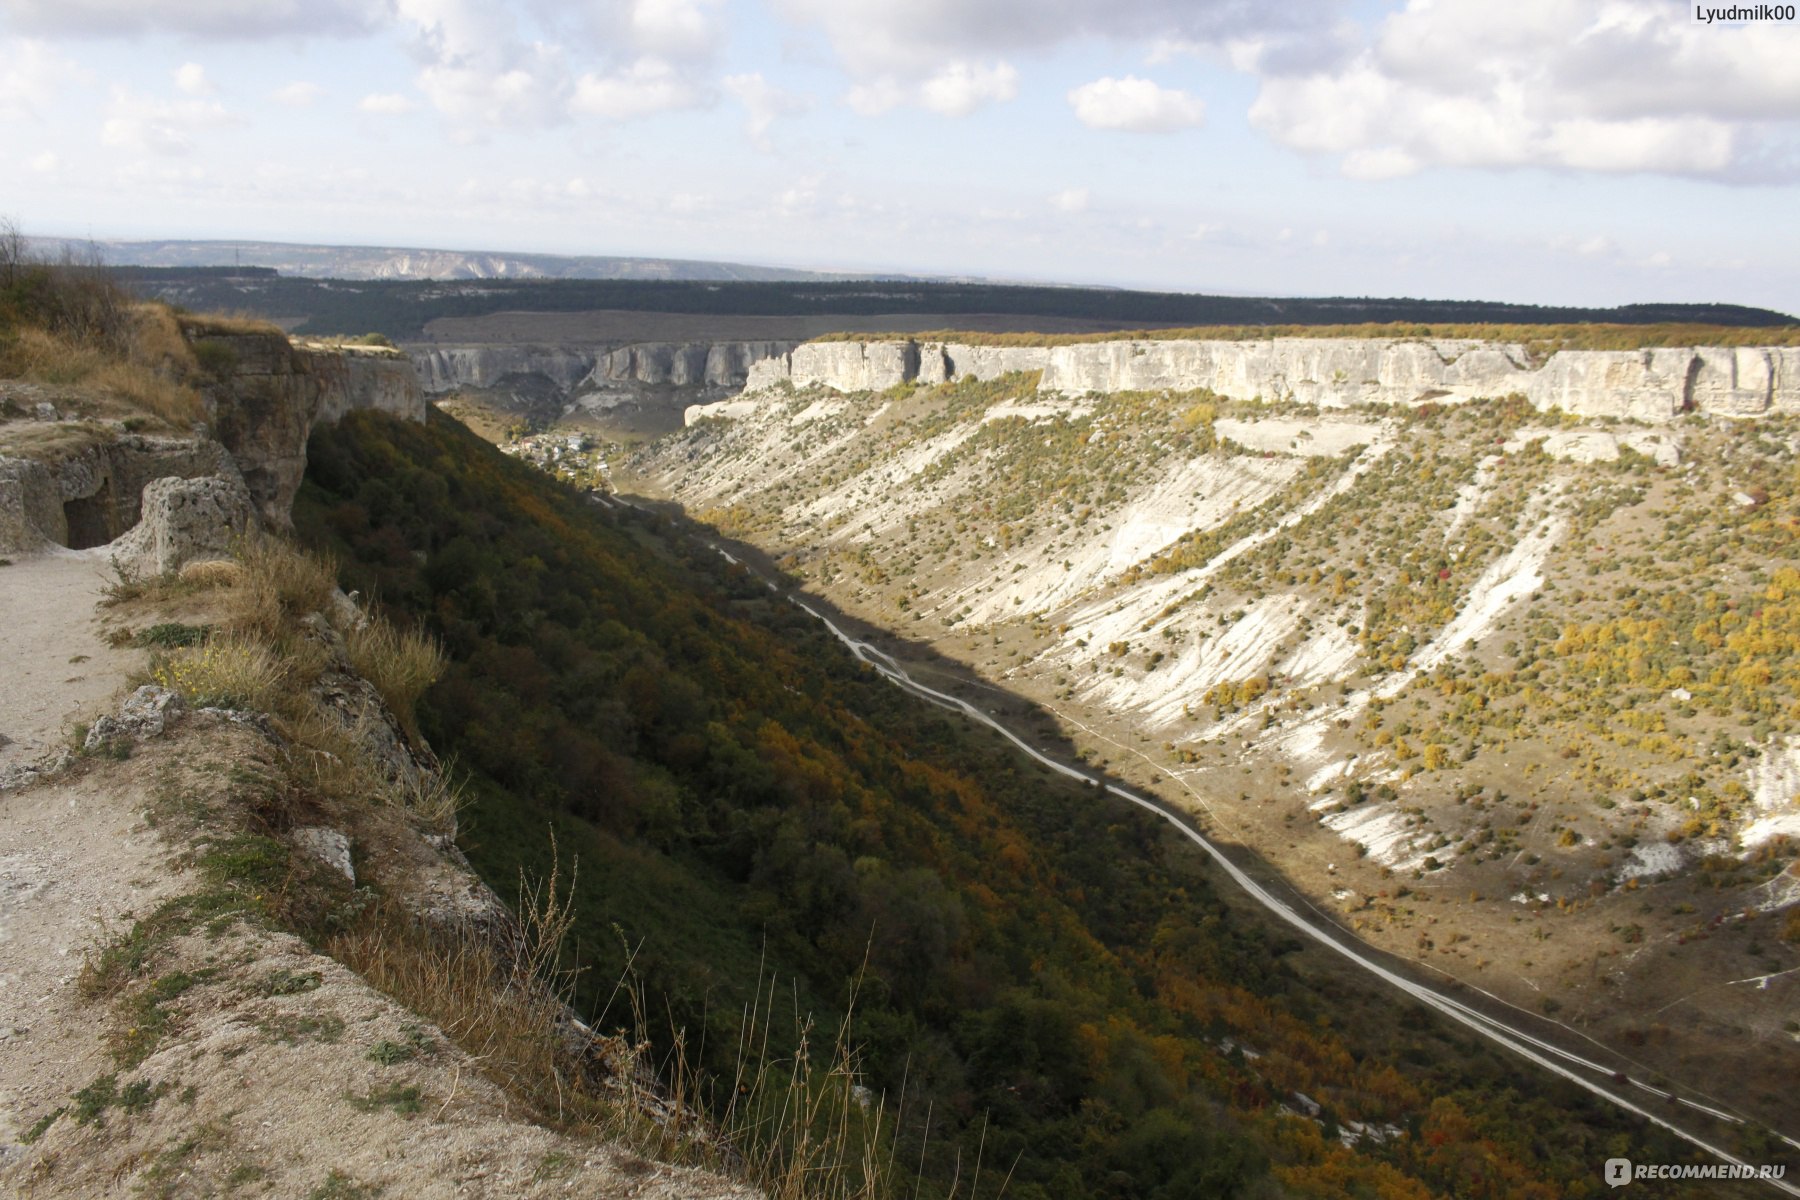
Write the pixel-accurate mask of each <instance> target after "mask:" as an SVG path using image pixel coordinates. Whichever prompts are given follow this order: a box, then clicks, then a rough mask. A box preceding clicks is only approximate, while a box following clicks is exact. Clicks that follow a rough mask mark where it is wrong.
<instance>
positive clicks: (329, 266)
mask: <svg viewBox="0 0 1800 1200" xmlns="http://www.w3.org/2000/svg"><path fill="white" fill-rule="evenodd" d="M33 241H34V243H35V244H36V246H37V248H38V249H40V250H49V251H51V252H52V253H54V252H55V251H57V250H59V249H60V248H61V247H62V246H65V245H67V246H74V247H85V246H87V245H89V244H90V243H89V242H87V241H85V240H79V239H72V238H51V237H47V238H35V239H33ZM91 244H92V245H93V246H94V247H95V248H97V249H98V250H99V252H100V255H101V257H102V258H103V259H105V261H106V262H107V263H108V264H110V265H112V266H120V267H229V266H243V267H270V268H273V269H274V270H276V271H279V272H280V273H281V274H283V275H288V276H297V277H300V278H306V279H420V280H424V279H659V280H691V281H696V282H705V281H709V280H712V281H717V280H736V281H753V282H794V281H805V280H820V279H866V278H869V277H870V276H869V275H868V274H866V273H865V274H858V275H845V274H833V273H829V272H822V271H801V270H795V269H792V268H788V267H768V266H754V265H748V264H745V263H730V262H709V261H704V260H699V259H683V258H639V257H631V256H613V255H563V254H513V253H508V252H505V251H486V250H434V249H421V248H417V247H403V246H326V245H312V244H305V243H289V242H252V241H183V240H157V241H96V242H92V243H91Z"/></svg>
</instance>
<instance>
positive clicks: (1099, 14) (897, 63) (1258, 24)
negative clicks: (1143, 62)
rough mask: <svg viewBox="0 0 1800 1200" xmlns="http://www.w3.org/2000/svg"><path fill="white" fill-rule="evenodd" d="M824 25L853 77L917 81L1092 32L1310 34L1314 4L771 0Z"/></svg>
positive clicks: (1208, 36)
mask: <svg viewBox="0 0 1800 1200" xmlns="http://www.w3.org/2000/svg"><path fill="white" fill-rule="evenodd" d="M775 7H776V8H777V9H778V10H779V11H780V12H781V13H782V14H783V15H785V16H787V17H788V18H790V19H792V20H795V21H798V22H800V23H802V24H807V25H815V26H817V27H819V28H820V29H822V30H823V31H824V33H825V36H826V37H827V38H828V39H829V40H830V42H831V45H832V47H833V49H834V50H836V52H837V54H838V57H839V58H840V60H841V61H842V62H843V63H844V65H845V66H846V67H847V68H848V69H849V71H850V73H851V74H852V75H853V76H855V77H856V78H857V80H858V82H861V83H867V82H870V81H871V80H874V79H880V78H887V77H893V78H897V79H900V80H902V81H912V82H916V81H918V80H921V79H923V78H925V77H926V76H928V75H930V74H931V73H932V72H933V71H935V70H936V69H937V67H938V66H939V65H940V64H941V63H943V62H944V61H945V60H946V59H951V60H959V59H960V60H977V59H985V58H990V57H993V56H1004V55H1006V54H1008V53H1012V52H1019V51H1037V50H1045V49H1049V48H1052V47H1055V46H1058V45H1061V44H1064V43H1068V42H1077V41H1083V40H1093V39H1107V40H1115V41H1147V42H1148V41H1155V40H1157V39H1164V40H1167V41H1169V42H1171V43H1182V44H1209V45H1212V44H1222V43H1223V42H1224V41H1226V40H1228V39H1230V38H1233V37H1246V36H1250V35H1252V34H1255V35H1259V36H1263V37H1265V38H1268V39H1270V40H1275V39H1278V38H1284V37H1301V38H1310V37H1314V36H1317V35H1318V33H1319V31H1320V30H1321V29H1322V28H1324V27H1325V23H1324V22H1322V21H1321V16H1320V13H1319V11H1318V5H1317V4H1286V5H1283V4H1255V3H1249V2H1247V0H775Z"/></svg>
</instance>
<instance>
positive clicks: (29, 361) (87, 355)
mask: <svg viewBox="0 0 1800 1200" xmlns="http://www.w3.org/2000/svg"><path fill="white" fill-rule="evenodd" d="M127 317H128V319H127V321H126V323H125V326H124V331H123V343H124V344H123V346H111V345H98V344H95V343H92V342H88V341H85V340H83V339H80V338H77V337H74V336H72V335H68V334H59V333H54V332H51V331H50V330H47V329H42V328H38V327H35V326H22V327H20V328H19V329H17V330H15V331H14V332H13V334H12V336H11V337H9V338H8V339H6V341H5V342H4V343H0V375H5V376H8V377H12V378H18V379H30V380H34V381H37V382H40V383H47V384H52V385H56V386H61V387H83V388H91V389H93V390H95V391H98V392H103V393H106V394H107V395H109V396H111V397H113V398H115V399H117V400H119V401H121V402H123V403H124V404H125V405H126V406H127V407H128V408H131V409H136V410H138V411H141V412H144V413H148V414H150V415H153V416H156V417H160V418H162V419H163V420H164V421H166V422H168V423H169V424H170V425H171V426H173V427H174V428H176V429H179V430H183V431H185V430H186V429H188V428H189V427H190V426H192V425H193V424H194V423H195V422H196V421H203V420H205V418H206V406H205V402H204V401H203V400H202V399H201V396H200V393H199V392H198V391H197V390H195V388H194V387H193V385H192V383H191V382H190V381H191V379H192V378H193V376H194V373H195V369H196V368H195V363H194V357H193V354H192V353H191V352H190V351H189V350H188V347H187V342H186V341H185V339H183V338H182V336H181V330H180V328H179V327H178V326H177V325H176V324H175V318H174V317H173V316H172V315H171V314H170V312H169V310H168V309H167V308H166V307H164V306H162V305H148V304H147V305H140V306H138V307H136V308H134V309H132V310H131V311H130V313H128V314H127Z"/></svg>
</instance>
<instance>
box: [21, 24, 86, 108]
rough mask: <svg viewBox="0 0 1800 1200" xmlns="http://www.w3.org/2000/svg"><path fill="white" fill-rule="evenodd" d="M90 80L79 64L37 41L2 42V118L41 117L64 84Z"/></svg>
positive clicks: (29, 39)
mask: <svg viewBox="0 0 1800 1200" xmlns="http://www.w3.org/2000/svg"><path fill="white" fill-rule="evenodd" d="M89 78H91V76H90V75H89V74H88V72H86V71H85V70H83V69H82V68H81V67H80V66H78V65H77V64H76V63H74V62H73V61H71V60H69V59H66V58H64V57H63V56H62V55H60V54H58V53H56V52H55V51H54V50H52V49H50V47H49V46H48V45H46V44H45V43H43V42H41V41H38V40H36V39H34V38H8V39H6V40H5V41H0V119H4V120H9V121H10V120H20V119H23V118H25V117H31V116H37V115H40V114H42V113H44V112H46V111H47V110H48V109H49V107H50V102H51V101H52V100H54V99H55V98H56V95H57V93H58V92H60V91H61V90H62V88H63V86H64V85H65V84H69V83H82V82H85V81H86V80H88V79H89Z"/></svg>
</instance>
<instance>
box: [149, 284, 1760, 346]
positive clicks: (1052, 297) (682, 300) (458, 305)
mask: <svg viewBox="0 0 1800 1200" xmlns="http://www.w3.org/2000/svg"><path fill="white" fill-rule="evenodd" d="M115 274H116V275H117V276H118V278H119V280H120V282H122V283H123V284H125V285H126V286H128V287H130V288H132V289H133V290H135V291H136V292H138V293H139V294H140V295H143V296H146V297H153V298H157V299H163V300H168V301H170V302H171V303H176V304H181V305H185V306H187V307H188V308H191V309H194V310H196V311H206V312H247V313H251V314H254V315H257V316H262V317H270V318H280V319H282V320H291V319H294V318H302V317H303V318H304V320H303V321H302V323H301V324H299V325H298V326H297V327H295V329H294V332H296V333H300V334H303V335H316V336H330V335H351V334H362V333H382V334H386V335H387V336H388V337H391V338H394V339H397V340H411V339H416V338H419V337H420V336H422V334H423V332H424V329H425V325H426V323H427V322H429V321H432V320H435V319H437V318H439V317H479V316H487V315H489V314H492V313H499V312H518V311H525V312H546V313H548V312H557V313H570V312H592V311H597V310H603V309H625V310H632V311H638V312H662V313H699V314H710V315H717V316H765V317H769V316H839V317H852V316H875V315H897V314H914V313H916V314H930V315H942V316H956V315H973V314H981V313H1007V314H1014V315H1019V316H1026V317H1033V316H1035V317H1057V318H1066V319H1075V320H1091V321H1094V322H1096V323H1098V324H1103V325H1105V326H1110V327H1114V328H1116V327H1120V326H1124V327H1132V326H1139V325H1142V326H1151V325H1184V326H1202V325H1205V326H1212V325H1343V324H1362V323H1369V322H1375V323H1387V322H1393V321H1404V322H1408V323H1414V324H1418V323H1424V324H1451V325H1457V324H1462V325H1466V324H1475V323H1516V324H1525V325H1544V324H1563V323H1578V322H1605V323H1609V324H1620V325H1650V324H1663V323H1683V324H1701V325H1730V326H1753V327H1772V326H1781V325H1790V324H1792V323H1793V318H1792V317H1788V316H1784V315H1782V314H1780V313H1776V312H1771V311H1769V310H1767V309H1759V308H1747V307H1744V306H1741V305H1733V304H1629V305H1624V306H1621V307H1618V308H1580V307H1567V306H1553V305H1536V304H1500V303H1493V302H1488V301H1481V300H1418V299H1405V298H1401V299H1371V298H1352V297H1336V298H1318V299H1300V298H1285V299H1284V298H1271V297H1257V296H1206V295H1199V294H1194V293H1186V292H1137V291H1126V290H1123V289H1111V288H1074V287H1025V286H1012V285H1006V284H987V283H928V282H924V281H919V280H906V281H879V280H856V281H849V282H834V281H824V282H810V281H809V282H804V283H746V282H692V281H679V280H586V279H583V280H575V279H567V280H492V279H489V280H459V281H420V280H355V281H349V280H331V279H298V278H290V277H286V276H278V275H274V274H272V273H269V272H267V271H256V270H253V269H246V270H244V271H242V272H239V271H233V270H227V269H224V268H194V269H184V268H163V267H152V268H132V267H120V268H116V269H115ZM952 324H954V322H952Z"/></svg>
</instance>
